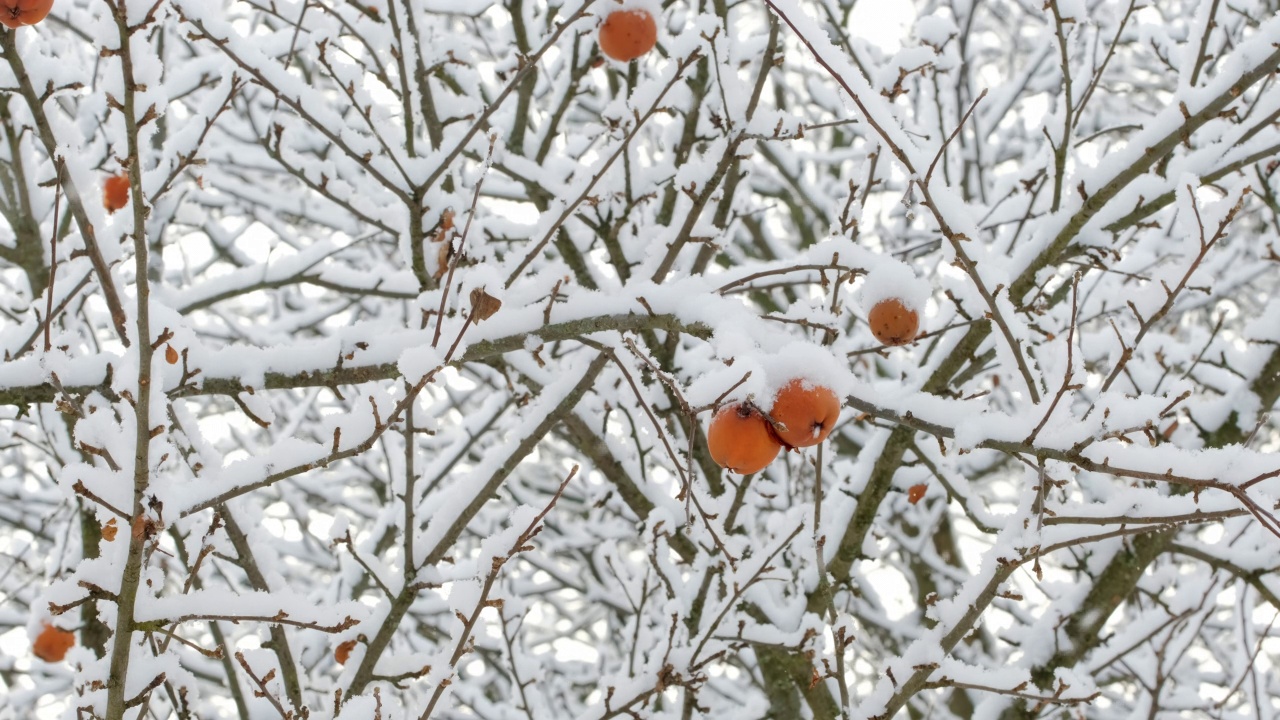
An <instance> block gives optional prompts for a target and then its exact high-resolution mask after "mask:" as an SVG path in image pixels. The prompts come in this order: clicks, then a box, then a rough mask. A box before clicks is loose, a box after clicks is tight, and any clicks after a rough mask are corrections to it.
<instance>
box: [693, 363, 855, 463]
mask: <svg viewBox="0 0 1280 720" xmlns="http://www.w3.org/2000/svg"><path fill="white" fill-rule="evenodd" d="M839 417H840V399H839V398H838V397H836V394H835V392H833V391H832V390H831V388H828V387H823V386H821V385H815V384H813V383H811V382H809V381H807V380H801V379H798V378H797V379H793V380H791V381H789V382H788V383H787V384H786V385H783V386H782V389H781V390H779V391H778V394H777V395H774V397H773V404H772V405H771V406H770V407H769V408H768V409H767V410H762V409H761V408H760V407H758V406H757V405H756V404H754V403H752V402H751V401H746V402H739V403H733V404H730V405H726V406H724V407H722V408H720V410H719V411H718V412H716V414H715V417H713V418H712V419H711V425H710V426H708V427H707V449H708V450H710V451H711V459H713V460H715V461H716V463H717V464H718V465H720V467H722V468H726V469H728V470H729V471H730V472H736V473H740V474H742V475H750V474H752V473H757V472H760V471H761V470H763V469H765V467H766V466H767V465H768V464H769V463H771V462H773V459H774V458H776V457H778V453H779V452H781V451H782V448H784V447H785V448H787V449H788V450H791V449H795V448H801V447H810V446H812V445H817V444H818V443H820V442H822V441H823V440H826V439H827V436H828V435H830V434H831V428H833V427H835V423H836V419H837V418H839Z"/></svg>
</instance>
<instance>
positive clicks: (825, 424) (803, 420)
mask: <svg viewBox="0 0 1280 720" xmlns="http://www.w3.org/2000/svg"><path fill="white" fill-rule="evenodd" d="M867 323H868V324H869V325H870V326H871V334H872V335H874V336H875V338H876V340H879V341H880V342H881V343H882V344H884V345H887V346H895V345H905V344H907V343H909V342H911V341H912V340H915V339H916V335H917V333H918V332H919V330H920V315H919V313H917V312H916V311H915V310H914V309H912V308H911V307H910V306H909V305H908V304H907V303H906V302H905V301H903V300H902V299H900V298H895V297H891V298H885V299H884V300H881V301H880V302H878V303H876V304H875V305H874V306H873V307H872V308H871V312H869V313H868V314H867ZM840 404H841V403H840V399H839V398H838V397H836V394H835V392H834V391H832V390H831V388H828V387H823V386H822V385H818V384H815V383H812V382H809V381H807V380H802V379H799V378H796V379H792V380H790V381H788V382H787V384H785V385H783V386H782V389H780V390H779V391H778V393H777V394H776V395H774V397H773V403H772V404H771V405H770V406H769V407H767V408H761V407H759V406H757V405H756V404H755V403H752V402H750V401H745V402H738V403H732V404H730V405H726V406H724V407H723V408H720V410H719V411H717V412H716V414H715V416H714V417H712V418H711V424H710V425H709V426H708V427H707V449H708V450H710V451H711V458H712V459H713V460H715V461H716V463H717V464H718V465H720V467H722V468H726V469H728V470H729V471H730V472H735V473H740V474H742V475H750V474H752V473H757V472H760V471H761V470H763V469H765V467H767V466H768V465H769V463H771V462H773V459H774V458H776V457H778V453H779V452H781V451H782V448H784V447H785V448H787V449H788V450H794V449H795V448H802V447H811V446H813V445H817V444H818V443H820V442H822V441H823V440H826V439H827V436H828V435H830V434H831V428H832V427H834V426H835V422H836V420H837V419H838V418H839V417H840Z"/></svg>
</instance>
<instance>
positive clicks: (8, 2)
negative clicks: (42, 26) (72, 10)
mask: <svg viewBox="0 0 1280 720" xmlns="http://www.w3.org/2000/svg"><path fill="white" fill-rule="evenodd" d="M52 8H53V0H0V25H4V26H5V27H7V28H10V29H12V30H17V29H18V28H20V27H22V26H23V25H35V24H36V23H38V22H40V21H41V20H43V19H44V18H45V16H46V15H48V14H49V10H51V9H52Z"/></svg>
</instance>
